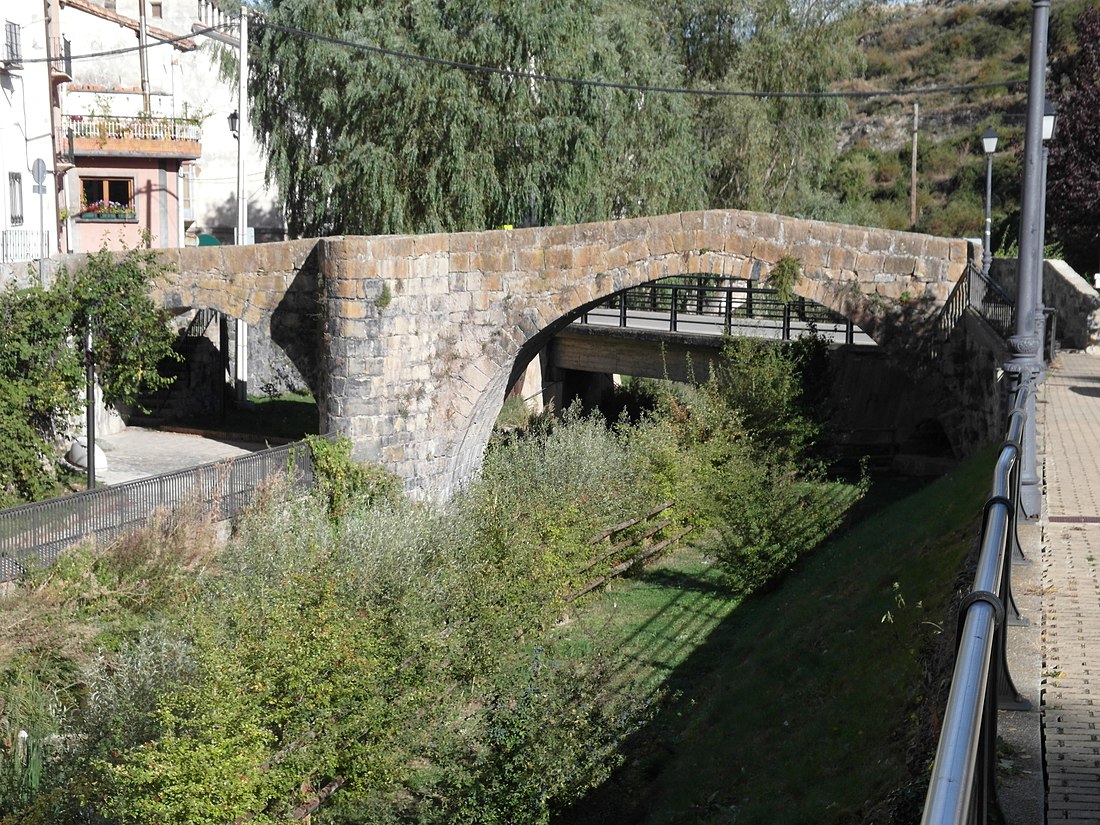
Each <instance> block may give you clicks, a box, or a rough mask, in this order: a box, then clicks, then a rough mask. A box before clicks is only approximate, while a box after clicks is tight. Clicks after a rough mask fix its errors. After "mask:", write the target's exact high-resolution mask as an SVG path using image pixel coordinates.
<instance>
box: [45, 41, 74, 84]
mask: <svg viewBox="0 0 1100 825" xmlns="http://www.w3.org/2000/svg"><path fill="white" fill-rule="evenodd" d="M50 71H51V72H53V73H54V75H56V76H57V77H59V78H61V77H65V78H72V76H73V48H72V44H71V43H69V38H67V37H51V38H50Z"/></svg>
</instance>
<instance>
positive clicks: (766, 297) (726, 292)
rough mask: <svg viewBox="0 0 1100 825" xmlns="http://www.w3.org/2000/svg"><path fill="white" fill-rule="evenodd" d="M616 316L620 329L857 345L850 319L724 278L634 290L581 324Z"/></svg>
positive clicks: (686, 279) (600, 306)
mask: <svg viewBox="0 0 1100 825" xmlns="http://www.w3.org/2000/svg"><path fill="white" fill-rule="evenodd" d="M614 313H617V326H619V327H620V328H649V329H654V328H661V329H664V328H667V330H668V331H669V332H681V331H691V332H698V333H701V334H710V335H740V334H745V335H754V336H757V337H769V338H779V339H780V340H784V341H789V340H791V339H792V338H797V337H798V336H799V335H801V334H805V333H808V332H820V333H831V334H832V336H833V337H836V338H839V339H840V340H842V341H843V342H844V343H847V344H851V343H853V340H854V336H855V329H856V328H855V325H854V324H853V323H852V322H851V321H850V320H849V319H847V318H845V317H844V316H843V315H841V314H840V313H838V312H835V311H833V310H831V309H829V308H828V307H826V306H823V305H821V304H818V303H816V302H814V301H810V300H807V299H805V298H802V297H796V298H793V299H791V300H789V301H784V300H782V299H781V298H780V297H779V293H778V291H777V290H775V289H769V288H765V287H754V286H749V282H748V281H744V280H740V279H736V280H735V279H732V278H724V277H720V276H676V277H670V278H662V279H660V280H657V281H653V282H652V283H648V284H643V285H641V286H636V287H631V288H629V289H625V290H622V291H621V292H616V293H615V294H614V295H611V296H609V297H607V298H605V299H604V300H602V301H600V302H599V303H597V304H595V305H594V306H592V307H589V308H588V309H587V310H586V311H585V312H584V313H583V314H582V315H581V317H580V318H579V319H578V320H579V321H580V323H582V324H595V323H599V322H600V321H601V320H602V321H604V322H610V321H612V320H614V317H615V316H614ZM688 324H690V329H688V328H687V325H688ZM604 325H606V323H605V324H604Z"/></svg>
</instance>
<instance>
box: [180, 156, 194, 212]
mask: <svg viewBox="0 0 1100 825" xmlns="http://www.w3.org/2000/svg"><path fill="white" fill-rule="evenodd" d="M179 179H180V191H179V198H180V209H182V210H183V219H184V220H185V221H189V220H193V219H194V217H195V165H194V164H193V163H185V164H183V165H181V166H180V171H179Z"/></svg>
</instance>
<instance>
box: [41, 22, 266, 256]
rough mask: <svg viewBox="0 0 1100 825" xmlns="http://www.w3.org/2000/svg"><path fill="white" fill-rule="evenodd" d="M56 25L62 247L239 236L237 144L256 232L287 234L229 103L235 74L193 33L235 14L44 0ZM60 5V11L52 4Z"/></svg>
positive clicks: (211, 44)
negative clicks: (64, 74)
mask: <svg viewBox="0 0 1100 825" xmlns="http://www.w3.org/2000/svg"><path fill="white" fill-rule="evenodd" d="M44 3H45V5H46V7H47V10H48V14H47V16H48V18H49V21H50V26H51V34H52V35H53V37H54V39H55V40H57V41H58V43H59V44H61V46H60V47H59V48H62V49H68V54H71V57H72V60H71V66H72V68H71V77H70V78H69V79H67V80H65V81H64V82H62V83H60V84H58V85H57V87H56V89H57V93H56V94H55V101H54V102H55V114H54V130H55V144H56V152H55V155H56V157H57V159H58V162H59V166H60V167H66V166H71V167H72V168H70V169H68V171H67V172H65V173H64V175H63V178H62V185H61V187H60V192H59V198H58V203H59V211H60V215H61V216H62V219H63V220H62V226H61V238H62V243H61V244H60V249H61V251H66V252H68V251H72V252H87V251H92V250H94V249H98V248H99V247H100V246H103V245H104V244H106V245H107V246H108V247H112V248H117V247H120V246H136V245H139V244H143V243H145V242H150V243H151V244H152V246H154V247H173V246H183V245H185V244H193V243H198V242H199V240H200V236H202V235H206V236H207V237H206V238H205V241H207V242H214V239H215V238H216V239H217V241H218V242H221V243H234V242H235V234H236V233H235V227H236V225H237V200H238V195H237V192H238V185H239V183H238V157H237V153H238V148H240V149H241V150H242V151H244V153H245V158H244V159H245V175H244V180H243V183H244V186H243V189H244V193H245V198H246V199H247V202H248V204H249V210H248V217H249V227H250V231H249V237H248V240H249V241H265V240H282V239H283V238H284V237H285V229H284V226H285V224H284V221H283V218H282V213H281V210H280V208H279V205H278V199H277V197H276V195H275V193H274V191H273V190H271V189H269V188H268V187H266V186H265V184H264V164H263V161H262V159H261V158H260V156H259V153H258V147H257V146H256V145H255V142H254V141H252V140H251V136H250V135H245V136H243V140H242V141H241V142H240V143H239V142H238V140H237V138H236V137H235V136H234V135H233V133H232V132H231V131H230V128H229V115H230V113H231V112H233V111H234V110H237V109H238V108H239V101H238V99H237V84H236V82H235V80H233V79H229V80H226V79H223V78H222V77H221V74H220V70H219V55H218V49H222V48H226V47H225V46H221V45H220V44H218V43H217V42H216V41H214V40H212V39H210V38H209V37H207V36H204V35H201V34H196V35H193V34H192V31H193V30H196V29H197V30H201V29H202V28H203V23H202V22H200V21H209V20H210V19H212V18H213V19H216V20H218V22H219V24H220V25H219V30H220V31H223V32H227V33H229V34H235V20H234V19H233V18H230V17H226V16H224V15H222V14H221V13H220V12H218V11H217V9H216V7H215V6H214V5H213V4H212V3H210V2H209V1H208V0H44ZM50 11H53V12H54V13H53V14H50V13H49V12H50Z"/></svg>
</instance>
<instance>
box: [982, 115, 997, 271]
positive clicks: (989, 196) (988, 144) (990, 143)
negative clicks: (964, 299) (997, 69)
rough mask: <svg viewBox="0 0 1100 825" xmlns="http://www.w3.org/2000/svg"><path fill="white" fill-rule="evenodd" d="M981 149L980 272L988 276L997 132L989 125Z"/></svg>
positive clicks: (991, 249)
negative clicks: (982, 216) (982, 220)
mask: <svg viewBox="0 0 1100 825" xmlns="http://www.w3.org/2000/svg"><path fill="white" fill-rule="evenodd" d="M982 149H984V150H985V235H984V237H983V239H982V274H983V275H985V276H986V277H989V266H990V264H992V263H993V247H992V246H991V241H990V237H991V235H992V234H993V153H994V152H996V151H997V133H996V132H994V131H993V127H992V126H990V127H989V128H988V129H986V130H985V132H984V133H983V134H982Z"/></svg>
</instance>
